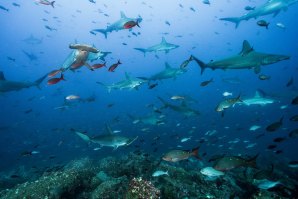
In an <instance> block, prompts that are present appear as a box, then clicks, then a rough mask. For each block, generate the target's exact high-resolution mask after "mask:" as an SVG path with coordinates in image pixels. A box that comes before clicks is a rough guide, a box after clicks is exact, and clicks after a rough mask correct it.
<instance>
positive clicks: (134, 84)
mask: <svg viewBox="0 0 298 199" xmlns="http://www.w3.org/2000/svg"><path fill="white" fill-rule="evenodd" d="M146 82H147V80H144V79H141V78H136V77H131V76H130V75H129V74H128V73H125V79H124V80H122V81H119V82H117V83H113V84H111V85H105V84H104V83H102V82H96V83H97V84H100V85H102V86H104V87H105V88H106V89H107V90H108V92H111V90H124V89H128V90H133V89H136V90H138V89H139V87H140V86H141V85H143V84H144V83H146Z"/></svg>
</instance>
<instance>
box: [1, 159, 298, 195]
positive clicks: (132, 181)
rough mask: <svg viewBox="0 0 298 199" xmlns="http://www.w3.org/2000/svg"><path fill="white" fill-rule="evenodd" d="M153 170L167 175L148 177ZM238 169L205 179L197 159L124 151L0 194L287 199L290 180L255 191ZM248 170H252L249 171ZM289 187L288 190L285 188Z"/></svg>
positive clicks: (80, 162) (68, 167)
mask: <svg viewBox="0 0 298 199" xmlns="http://www.w3.org/2000/svg"><path fill="white" fill-rule="evenodd" d="M156 170H162V171H168V173H169V175H162V176H159V177H153V176H152V173H153V172H154V171H156ZM244 171H246V169H243V170H242V169H240V170H237V171H233V172H228V173H226V174H225V175H224V176H221V177H219V178H217V179H213V180H210V179H207V178H206V176H204V175H202V174H201V173H200V167H199V164H198V163H197V162H181V163H177V164H171V163H167V162H161V161H160V160H159V159H156V158H154V157H152V156H150V155H148V154H144V153H138V154H135V153H130V154H128V155H125V156H122V157H120V158H119V157H117V158H116V157H107V158H104V159H102V160H90V159H88V158H84V159H81V160H76V161H73V162H70V163H68V164H67V165H66V166H65V167H64V168H63V169H61V170H59V171H53V172H51V173H47V174H44V175H42V176H40V177H39V178H38V179H37V180H34V181H28V182H25V183H22V184H19V185H16V186H15V187H13V188H11V189H6V190H3V191H1V192H0V198H2V199H19V198H25V199H27V198H28V199H29V198H30V199H39V198H44V199H57V198H63V199H67V198H69V199H70V198H72V199H73V198H78V199H85V198H86V199H87V198H91V199H97V198H98V199H105V198H106V199H108V198H121V199H122V198H125V199H143V198H144V199H157V198H168V199H173V198H183V199H199V198H202V199H203V198H204V199H206V198H223V199H226V198H227V199H229V198H235V199H236V198H239V199H240V198H252V199H259V198H280V199H283V198H293V197H294V195H293V194H295V193H294V192H293V190H295V185H294V184H295V183H297V182H292V183H291V186H290V185H287V186H286V188H285V186H284V185H283V186H282V187H275V188H274V190H270V191H269V190H260V189H258V188H257V187H256V186H254V185H253V184H252V183H251V179H252V178H251V176H252V175H251V174H250V172H247V171H246V172H244ZM251 173H253V172H251ZM287 187H291V188H287Z"/></svg>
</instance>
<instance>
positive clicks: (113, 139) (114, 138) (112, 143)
mask: <svg viewBox="0 0 298 199" xmlns="http://www.w3.org/2000/svg"><path fill="white" fill-rule="evenodd" d="M106 129H107V131H108V133H105V134H101V135H98V136H95V137H90V136H88V135H87V134H86V133H84V132H80V131H77V130H75V129H71V131H73V132H75V133H76V134H77V135H78V136H79V137H80V138H82V139H83V140H85V141H87V142H93V143H96V144H99V145H100V146H106V147H113V148H114V150H115V149H117V148H118V147H120V146H129V145H130V144H131V143H133V142H134V141H135V140H136V139H138V136H136V137H134V138H128V137H124V136H121V135H118V134H115V133H113V131H112V130H111V128H110V127H109V126H108V125H106Z"/></svg>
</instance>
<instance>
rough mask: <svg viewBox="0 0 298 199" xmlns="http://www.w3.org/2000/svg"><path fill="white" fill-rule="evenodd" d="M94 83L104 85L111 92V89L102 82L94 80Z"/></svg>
mask: <svg viewBox="0 0 298 199" xmlns="http://www.w3.org/2000/svg"><path fill="white" fill-rule="evenodd" d="M96 83H97V84H100V85H102V86H103V87H105V88H106V89H107V90H108V92H109V93H110V92H111V90H112V89H111V88H110V87H109V86H107V85H105V84H104V83H102V82H96Z"/></svg>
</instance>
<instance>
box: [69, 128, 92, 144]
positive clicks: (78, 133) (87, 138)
mask: <svg viewBox="0 0 298 199" xmlns="http://www.w3.org/2000/svg"><path fill="white" fill-rule="evenodd" d="M70 130H71V131H72V132H74V133H76V134H77V135H78V136H79V137H80V138H82V139H83V140H85V141H86V142H90V141H91V139H90V137H89V136H88V135H86V134H85V133H83V132H79V131H77V130H75V129H73V128H71V129H70Z"/></svg>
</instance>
